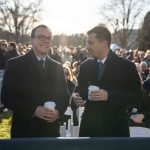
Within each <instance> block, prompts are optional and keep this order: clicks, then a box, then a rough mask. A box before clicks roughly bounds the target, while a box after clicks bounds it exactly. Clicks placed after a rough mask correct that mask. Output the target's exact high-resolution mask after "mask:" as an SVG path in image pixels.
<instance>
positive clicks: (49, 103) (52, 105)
mask: <svg viewBox="0 0 150 150" xmlns="http://www.w3.org/2000/svg"><path fill="white" fill-rule="evenodd" d="M55 106H56V104H55V102H53V101H47V102H45V103H44V107H46V108H48V109H51V110H55Z"/></svg>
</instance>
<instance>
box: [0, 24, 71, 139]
mask: <svg viewBox="0 0 150 150" xmlns="http://www.w3.org/2000/svg"><path fill="white" fill-rule="evenodd" d="M51 42H52V33H51V30H50V29H49V28H48V27H47V26H45V25H39V26H37V27H36V28H34V29H33V30H32V33H31V43H32V49H31V50H30V51H29V52H28V53H27V54H26V55H24V56H20V57H18V58H14V59H10V60H9V61H8V63H7V65H6V71H5V74H4V80H3V85H2V102H3V104H4V105H5V106H7V107H8V108H10V109H11V110H12V111H13V118H12V127H11V137H12V138H20V137H56V136H59V127H60V119H59V118H61V116H62V115H63V114H64V112H65V110H66V108H67V105H68V99H69V98H68V97H69V96H68V92H67V88H66V80H65V77H64V71H63V67H62V65H61V64H59V63H58V62H56V61H54V60H52V59H51V58H49V57H48V55H47V54H48V52H49V49H50V46H51ZM41 60H42V63H43V64H42V66H41V64H40V63H41ZM46 101H54V102H55V103H56V107H55V110H54V111H53V110H51V109H48V108H45V107H44V103H45V102H46Z"/></svg>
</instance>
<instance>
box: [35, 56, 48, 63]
mask: <svg viewBox="0 0 150 150" xmlns="http://www.w3.org/2000/svg"><path fill="white" fill-rule="evenodd" d="M36 58H37V59H38V61H40V60H41V59H43V60H44V62H45V61H46V56H45V57H43V58H40V57H38V56H36Z"/></svg>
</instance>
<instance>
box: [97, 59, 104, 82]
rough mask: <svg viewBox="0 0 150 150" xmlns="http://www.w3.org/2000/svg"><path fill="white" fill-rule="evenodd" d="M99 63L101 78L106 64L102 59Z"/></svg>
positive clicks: (99, 77)
mask: <svg viewBox="0 0 150 150" xmlns="http://www.w3.org/2000/svg"><path fill="white" fill-rule="evenodd" d="M98 65H99V71H98V79H99V80H100V79H101V77H102V73H103V71H104V64H103V63H102V62H101V61H99V62H98Z"/></svg>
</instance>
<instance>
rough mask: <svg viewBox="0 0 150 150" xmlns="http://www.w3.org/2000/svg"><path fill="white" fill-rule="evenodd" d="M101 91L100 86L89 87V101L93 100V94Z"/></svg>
mask: <svg viewBox="0 0 150 150" xmlns="http://www.w3.org/2000/svg"><path fill="white" fill-rule="evenodd" d="M99 89H100V88H99V87H98V86H95V85H90V86H89V87H88V99H89V100H92V99H91V98H90V94H91V92H94V91H98V90H99Z"/></svg>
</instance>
